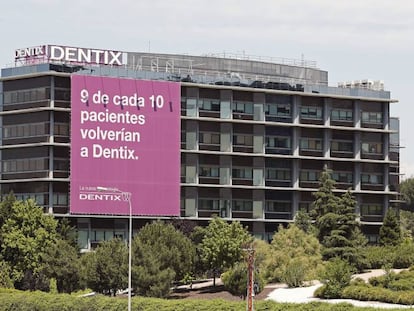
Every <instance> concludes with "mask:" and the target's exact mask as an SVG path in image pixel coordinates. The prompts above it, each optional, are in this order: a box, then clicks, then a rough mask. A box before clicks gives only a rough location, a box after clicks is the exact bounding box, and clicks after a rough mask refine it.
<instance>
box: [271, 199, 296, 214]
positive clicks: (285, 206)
mask: <svg viewBox="0 0 414 311" xmlns="http://www.w3.org/2000/svg"><path fill="white" fill-rule="evenodd" d="M290 211H291V204H290V202H288V201H266V212H270V213H290Z"/></svg>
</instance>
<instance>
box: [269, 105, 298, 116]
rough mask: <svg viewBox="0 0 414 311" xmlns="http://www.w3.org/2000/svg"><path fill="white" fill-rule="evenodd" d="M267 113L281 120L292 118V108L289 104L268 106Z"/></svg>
mask: <svg viewBox="0 0 414 311" xmlns="http://www.w3.org/2000/svg"><path fill="white" fill-rule="evenodd" d="M265 109H266V110H265V113H266V115H269V116H275V117H280V118H288V117H291V115H292V114H291V108H290V105H289V104H266V106H265Z"/></svg>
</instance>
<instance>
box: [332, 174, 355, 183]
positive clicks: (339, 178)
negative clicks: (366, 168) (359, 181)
mask: <svg viewBox="0 0 414 311" xmlns="http://www.w3.org/2000/svg"><path fill="white" fill-rule="evenodd" d="M332 179H333V180H335V181H336V182H338V183H347V184H350V183H352V179H353V174H352V173H351V172H333V173H332Z"/></svg>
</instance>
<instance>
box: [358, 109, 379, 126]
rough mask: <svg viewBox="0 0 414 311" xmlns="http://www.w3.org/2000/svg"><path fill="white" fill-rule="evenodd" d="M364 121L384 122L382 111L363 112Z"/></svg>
mask: <svg viewBox="0 0 414 311" xmlns="http://www.w3.org/2000/svg"><path fill="white" fill-rule="evenodd" d="M362 122H363V123H375V124H381V123H382V112H367V111H364V112H362Z"/></svg>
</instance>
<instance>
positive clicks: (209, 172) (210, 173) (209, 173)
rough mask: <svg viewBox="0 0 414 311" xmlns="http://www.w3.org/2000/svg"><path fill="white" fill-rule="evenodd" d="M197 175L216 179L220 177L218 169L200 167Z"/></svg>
mask: <svg viewBox="0 0 414 311" xmlns="http://www.w3.org/2000/svg"><path fill="white" fill-rule="evenodd" d="M198 175H199V176H201V177H212V178H217V177H220V169H219V168H218V167H211V166H200V170H199V173H198Z"/></svg>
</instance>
